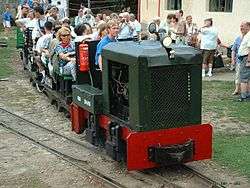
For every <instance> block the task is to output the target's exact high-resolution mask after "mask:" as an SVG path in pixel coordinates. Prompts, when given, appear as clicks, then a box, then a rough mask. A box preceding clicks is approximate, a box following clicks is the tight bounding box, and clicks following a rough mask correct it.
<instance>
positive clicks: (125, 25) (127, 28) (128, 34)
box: [118, 12, 134, 39]
mask: <svg viewBox="0 0 250 188" xmlns="http://www.w3.org/2000/svg"><path fill="white" fill-rule="evenodd" d="M119 27H120V32H119V34H118V39H129V38H133V32H134V29H133V27H132V25H131V24H130V17H129V13H128V12H124V13H122V19H121V23H120V25H119Z"/></svg>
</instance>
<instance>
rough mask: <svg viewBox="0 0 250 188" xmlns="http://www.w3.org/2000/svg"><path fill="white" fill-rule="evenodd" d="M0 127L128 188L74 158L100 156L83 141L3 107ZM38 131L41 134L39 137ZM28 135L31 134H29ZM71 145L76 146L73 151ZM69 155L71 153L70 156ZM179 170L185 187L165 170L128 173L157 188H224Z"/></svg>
mask: <svg viewBox="0 0 250 188" xmlns="http://www.w3.org/2000/svg"><path fill="white" fill-rule="evenodd" d="M0 126H1V127H3V128H5V129H7V130H9V131H11V132H13V133H15V134H16V135H18V136H21V137H24V138H25V139H27V140H29V141H31V142H33V143H34V144H36V145H38V146H39V147H42V148H44V149H46V150H47V151H48V152H50V153H52V154H54V155H56V156H57V157H59V158H61V159H62V160H64V161H67V162H68V163H70V164H71V165H73V166H75V167H77V168H78V169H80V170H82V171H84V172H85V173H87V174H89V175H91V176H93V177H95V178H96V179H98V180H99V181H100V182H101V183H102V184H103V185H104V186H106V187H116V188H125V187H128V186H125V185H122V184H121V183H119V182H117V181H116V180H114V179H112V178H110V177H108V176H107V175H105V174H104V173H101V172H99V171H97V170H96V169H94V168H92V167H90V165H88V160H82V159H81V156H80V155H77V154H78V153H77V151H76V150H81V148H82V147H84V148H85V149H87V150H88V151H91V152H92V153H95V154H98V155H101V156H103V153H102V152H100V151H98V150H96V148H95V147H91V146H89V145H87V144H85V143H83V142H80V141H77V140H74V139H72V138H69V137H67V136H64V135H62V134H59V133H57V132H55V131H53V130H51V129H48V128H46V127H43V126H41V125H39V124H36V123H34V122H31V121H29V120H27V119H25V118H23V117H20V116H18V115H17V114H14V113H12V112H10V111H8V110H5V109H3V108H0ZM41 132H43V135H42V136H41ZM27 133H32V135H31V134H27ZM41 138H44V139H41ZM62 141H63V144H59V146H58V147H56V148H53V147H50V144H49V143H51V142H53V143H57V142H58V143H60V142H62ZM72 144H73V145H75V146H77V147H75V148H73V149H72ZM72 153H74V155H73V156H72ZM180 168H181V170H182V171H186V173H189V174H190V175H188V181H187V183H186V184H183V183H178V182H175V180H170V179H171V178H170V179H169V178H166V176H165V175H164V173H166V171H164V168H161V169H155V170H148V171H145V172H130V173H129V174H131V175H132V176H133V178H134V179H136V180H139V181H141V182H143V183H145V184H147V185H151V186H152V187H154V186H155V182H158V186H159V185H160V187H173V188H182V187H194V188H195V187H210V188H224V186H222V185H221V184H219V183H217V182H215V181H214V180H212V179H210V178H208V177H206V176H205V175H203V174H201V173H199V172H197V171H195V170H194V169H192V168H190V167H188V166H186V165H181V166H180ZM150 179H151V181H150ZM158 186H157V187H158Z"/></svg>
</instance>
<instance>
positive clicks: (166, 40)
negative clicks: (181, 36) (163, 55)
mask: <svg viewBox="0 0 250 188" xmlns="http://www.w3.org/2000/svg"><path fill="white" fill-rule="evenodd" d="M162 44H163V46H164V47H165V48H168V47H169V46H170V45H171V44H172V39H171V37H165V38H164V39H163V41H162Z"/></svg>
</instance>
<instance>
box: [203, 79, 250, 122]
mask: <svg viewBox="0 0 250 188" xmlns="http://www.w3.org/2000/svg"><path fill="white" fill-rule="evenodd" d="M233 90H234V83H233V82H225V81H212V82H208V81H204V82H203V96H202V97H203V99H202V105H203V113H207V112H213V113H214V114H215V117H214V118H222V117H228V118H230V119H231V120H232V121H235V122H239V121H240V122H244V123H248V124H250V115H249V109H250V102H238V101H237V100H236V98H235V97H232V95H231V93H232V91H233Z"/></svg>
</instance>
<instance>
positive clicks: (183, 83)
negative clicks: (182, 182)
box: [24, 41, 212, 170]
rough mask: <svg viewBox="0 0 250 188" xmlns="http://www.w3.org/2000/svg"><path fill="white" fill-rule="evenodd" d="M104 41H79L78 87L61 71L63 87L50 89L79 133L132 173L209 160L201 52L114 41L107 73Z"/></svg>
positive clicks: (55, 85)
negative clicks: (98, 56)
mask: <svg viewBox="0 0 250 188" xmlns="http://www.w3.org/2000/svg"><path fill="white" fill-rule="evenodd" d="M97 43H98V41H88V42H85V43H84V44H82V43H77V44H76V59H77V61H76V62H77V81H76V83H75V84H73V85H72V90H71V84H72V83H71V81H70V78H68V76H64V75H60V74H58V73H57V72H56V71H55V74H57V77H56V78H57V79H56V82H55V83H53V84H52V86H51V87H48V86H46V83H45V84H44V87H45V88H46V90H47V89H48V90H47V91H46V92H48V93H49V92H51V91H52V93H58V92H59V93H60V95H58V94H56V97H58V96H61V97H63V100H62V99H59V100H60V101H65V97H66V99H67V100H66V102H65V104H70V112H71V121H72V130H73V131H75V132H76V133H78V134H80V133H83V132H85V134H86V140H87V141H89V142H90V143H91V144H93V145H96V146H101V147H105V149H106V151H107V154H108V155H109V156H111V157H112V158H113V159H114V160H116V161H125V162H126V165H127V169H128V170H143V169H148V168H153V167H159V166H165V165H174V164H180V163H186V162H190V161H197V160H203V159H210V158H211V155H212V127H211V125H209V124H201V93H202V91H201V90H202V88H201V85H202V79H201V62H202V57H201V53H200V52H199V51H198V50H196V49H194V48H192V47H187V46H177V45H171V46H169V47H164V46H163V45H162V44H161V43H160V42H159V41H142V42H134V41H123V42H115V43H110V44H108V45H107V46H106V47H105V48H104V50H103V53H102V57H103V70H102V72H101V71H100V70H98V69H97V67H96V66H95V63H94V57H95V56H94V54H95V50H96V46H97ZM25 49H26V48H25ZM173 52H174V53H173ZM24 56H26V55H24ZM28 56H29V54H28ZM28 59H30V58H28ZM31 62H32V61H31ZM26 63H27V62H26ZM28 64H29V63H28ZM31 64H32V63H31ZM29 70H30V71H33V70H32V69H29ZM71 92H72V95H68V94H70V93H71ZM66 93H67V94H66ZM51 95H53V96H54V98H55V99H56V97H55V95H54V94H51ZM67 97H68V98H67Z"/></svg>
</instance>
